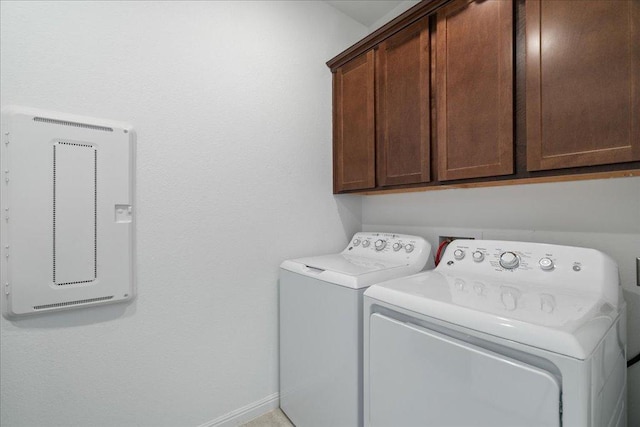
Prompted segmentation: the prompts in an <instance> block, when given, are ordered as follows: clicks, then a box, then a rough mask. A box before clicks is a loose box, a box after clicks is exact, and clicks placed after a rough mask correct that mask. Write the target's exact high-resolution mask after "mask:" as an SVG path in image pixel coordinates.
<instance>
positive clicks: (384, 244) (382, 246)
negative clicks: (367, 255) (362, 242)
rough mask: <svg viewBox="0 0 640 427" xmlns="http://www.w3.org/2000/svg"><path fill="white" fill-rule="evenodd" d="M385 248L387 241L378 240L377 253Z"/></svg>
mask: <svg viewBox="0 0 640 427" xmlns="http://www.w3.org/2000/svg"><path fill="white" fill-rule="evenodd" d="M385 246H387V241H386V240H382V239H378V240H376V250H377V251H381V250H383V249H384V247H385Z"/></svg>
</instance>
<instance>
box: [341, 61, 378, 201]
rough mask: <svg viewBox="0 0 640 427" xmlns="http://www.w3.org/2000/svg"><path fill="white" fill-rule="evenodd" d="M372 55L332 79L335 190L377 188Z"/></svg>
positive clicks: (350, 64) (349, 64) (343, 69)
mask: <svg viewBox="0 0 640 427" xmlns="http://www.w3.org/2000/svg"><path fill="white" fill-rule="evenodd" d="M373 67H374V58H373V51H369V52H367V53H366V54H364V55H362V56H359V57H358V58H355V59H354V60H352V61H350V62H349V63H348V64H346V65H344V66H342V67H340V68H339V69H338V70H337V72H336V73H335V74H334V76H333V85H334V87H333V95H334V100H333V105H334V107H333V132H334V134H333V168H334V169H333V189H334V192H335V193H338V192H340V191H344V190H362V189H366V188H373V187H374V186H375V158H374V148H375V122H374V81H373V79H374V71H373Z"/></svg>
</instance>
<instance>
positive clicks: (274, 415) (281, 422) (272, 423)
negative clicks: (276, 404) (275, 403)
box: [242, 408, 295, 427]
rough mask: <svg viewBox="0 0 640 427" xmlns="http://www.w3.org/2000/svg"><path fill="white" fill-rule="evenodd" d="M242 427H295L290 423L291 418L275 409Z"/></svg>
mask: <svg viewBox="0 0 640 427" xmlns="http://www.w3.org/2000/svg"><path fill="white" fill-rule="evenodd" d="M242 427H295V426H294V425H293V424H291V421H289V418H287V416H286V415H285V414H284V413H283V412H282V411H281V410H280V408H278V409H275V410H273V411H271V412H267V413H266V414H264V415H262V416H260V417H258V418H256V419H254V420H251V421H249V422H248V423H246V424H243V425H242Z"/></svg>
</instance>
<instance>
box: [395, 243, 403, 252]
mask: <svg viewBox="0 0 640 427" xmlns="http://www.w3.org/2000/svg"><path fill="white" fill-rule="evenodd" d="M400 249H402V243H398V242H396V243H394V244H393V250H394V251H396V252H398V251H399V250H400Z"/></svg>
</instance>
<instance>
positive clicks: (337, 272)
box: [280, 254, 422, 289]
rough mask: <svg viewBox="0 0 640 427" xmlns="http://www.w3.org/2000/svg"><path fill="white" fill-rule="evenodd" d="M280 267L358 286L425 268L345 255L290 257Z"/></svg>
mask: <svg viewBox="0 0 640 427" xmlns="http://www.w3.org/2000/svg"><path fill="white" fill-rule="evenodd" d="M280 267H281V268H283V269H285V270H289V271H292V272H294V273H298V274H302V275H305V276H310V277H315V278H317V279H320V280H323V281H325V282H330V283H335V284H337V285H341V286H345V287H349V288H355V289H359V288H363V287H367V286H370V285H372V284H373V283H377V282H382V281H385V280H389V279H394V278H397V277H400V276H407V275H410V274H414V273H416V272H418V271H420V268H422V266H418V267H416V266H414V265H410V264H400V263H398V262H389V261H386V260H379V259H371V258H364V257H359V256H353V255H346V254H331V255H324V256H318V257H308V258H299V259H294V260H287V261H284V262H283V263H282V264H281V265H280Z"/></svg>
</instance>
